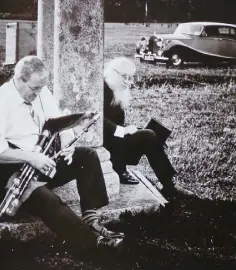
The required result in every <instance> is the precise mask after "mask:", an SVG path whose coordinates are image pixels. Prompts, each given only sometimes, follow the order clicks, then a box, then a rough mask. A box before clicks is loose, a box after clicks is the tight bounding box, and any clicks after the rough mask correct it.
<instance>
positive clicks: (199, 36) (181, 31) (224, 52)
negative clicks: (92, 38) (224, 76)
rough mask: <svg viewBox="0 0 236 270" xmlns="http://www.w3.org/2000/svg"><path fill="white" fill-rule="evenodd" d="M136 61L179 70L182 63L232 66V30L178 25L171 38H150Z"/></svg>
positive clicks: (235, 37) (235, 31)
mask: <svg viewBox="0 0 236 270" xmlns="http://www.w3.org/2000/svg"><path fill="white" fill-rule="evenodd" d="M135 57H136V58H140V61H141V62H142V61H149V62H154V63H155V62H159V61H162V62H166V63H168V65H172V66H181V65H182V64H183V63H184V62H202V63H205V64H212V63H218V62H225V61H227V62H229V63H235V61H236V26H235V25H233V24H226V23H216V22H190V23H181V24H179V25H178V27H177V28H176V30H175V32H174V33H173V34H160V35H152V36H151V37H150V38H149V42H148V45H147V47H146V49H145V50H143V52H142V53H140V54H136V55H135Z"/></svg>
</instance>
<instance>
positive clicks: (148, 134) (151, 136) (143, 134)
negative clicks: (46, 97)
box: [138, 129, 157, 144]
mask: <svg viewBox="0 0 236 270" xmlns="http://www.w3.org/2000/svg"><path fill="white" fill-rule="evenodd" d="M138 132H139V137H140V142H142V143H145V144H146V143H150V142H153V141H156V139H157V138H156V133H155V132H154V131H153V130H151V129H141V130H139V131H138Z"/></svg>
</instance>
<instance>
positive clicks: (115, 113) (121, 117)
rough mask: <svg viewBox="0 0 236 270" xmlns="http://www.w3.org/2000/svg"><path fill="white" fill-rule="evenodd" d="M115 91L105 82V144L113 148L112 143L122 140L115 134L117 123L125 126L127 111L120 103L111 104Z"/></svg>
mask: <svg viewBox="0 0 236 270" xmlns="http://www.w3.org/2000/svg"><path fill="white" fill-rule="evenodd" d="M113 97H114V95H113V91H112V90H111V89H110V87H109V86H108V85H107V83H106V82H104V126H103V134H104V146H105V147H106V148H108V149H111V147H112V144H114V143H119V140H121V139H120V138H118V137H115V136H114V133H115V131H116V128H117V125H119V126H124V122H125V112H124V110H123V108H122V107H121V106H119V105H114V106H112V105H111V102H112V99H113Z"/></svg>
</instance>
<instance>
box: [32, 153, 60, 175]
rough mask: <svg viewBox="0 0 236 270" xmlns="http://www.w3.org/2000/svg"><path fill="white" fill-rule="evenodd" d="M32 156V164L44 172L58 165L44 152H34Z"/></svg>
mask: <svg viewBox="0 0 236 270" xmlns="http://www.w3.org/2000/svg"><path fill="white" fill-rule="evenodd" d="M30 157H31V158H30V161H29V163H30V165H32V166H33V167H34V168H35V169H37V170H39V171H40V172H41V173H43V174H46V173H47V172H48V171H49V170H52V169H53V168H54V167H55V166H56V163H55V162H54V161H53V160H52V159H51V158H49V157H47V156H45V155H44V154H42V153H36V152H32V153H31V154H30Z"/></svg>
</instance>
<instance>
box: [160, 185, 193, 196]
mask: <svg viewBox="0 0 236 270" xmlns="http://www.w3.org/2000/svg"><path fill="white" fill-rule="evenodd" d="M162 194H163V195H164V196H165V197H167V198H174V197H181V196H184V197H191V198H193V197H196V195H195V194H194V193H193V192H192V191H190V190H188V189H186V188H183V187H182V186H181V185H179V184H175V185H173V186H172V187H169V188H166V187H164V188H163V190H162Z"/></svg>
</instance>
